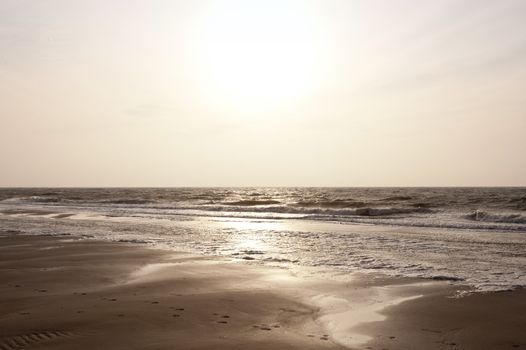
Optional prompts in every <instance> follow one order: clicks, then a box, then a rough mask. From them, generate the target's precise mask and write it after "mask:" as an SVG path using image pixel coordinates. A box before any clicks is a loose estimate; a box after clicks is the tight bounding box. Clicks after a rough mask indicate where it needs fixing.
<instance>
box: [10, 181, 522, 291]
mask: <svg viewBox="0 0 526 350" xmlns="http://www.w3.org/2000/svg"><path fill="white" fill-rule="evenodd" d="M0 232H2V233H4V234H27V235H53V236H58V237H61V238H62V239H77V238H78V239H103V240H111V241H119V242H128V243H135V244H146V245H149V246H153V247H160V248H165V249H174V250H179V251H188V252H192V253H197V254H204V255H209V256H221V257H223V258H226V259H230V260H232V261H239V262H244V263H250V264H264V265H272V266H279V267H282V268H289V269H301V268H305V269H311V270H309V271H312V270H313V269H314V270H316V269H320V270H324V271H329V270H330V271H337V272H338V273H340V274H346V273H349V274H352V273H353V272H360V273H380V274H385V275H389V276H397V277H417V278H425V279H430V280H445V281H449V282H450V283H452V284H458V285H462V286H467V287H468V288H470V291H473V292H490V291H504V290H513V289H519V288H525V287H526V188H523V187H522V188H519V187H513V188H512V187H499V188H490V187H484V188H475V187H470V188H460V187H455V188H435V187H433V188H431V187H430V188H416V187H415V188H413V187H411V188H394V187H389V188H379V187H374V188H373V187H370V188H367V187H360V188H352V187H348V188H303V187H298V188H295V187H276V188H271V187H262V188H258V187H247V188H224V187H221V188H3V189H0ZM0 243H1V241H0Z"/></svg>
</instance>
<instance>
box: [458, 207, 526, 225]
mask: <svg viewBox="0 0 526 350" xmlns="http://www.w3.org/2000/svg"><path fill="white" fill-rule="evenodd" d="M467 218H468V219H471V220H475V221H483V222H502V223H507V224H526V215H524V214H519V213H488V212H485V211H480V210H476V211H474V212H473V213H471V214H468V215H467Z"/></svg>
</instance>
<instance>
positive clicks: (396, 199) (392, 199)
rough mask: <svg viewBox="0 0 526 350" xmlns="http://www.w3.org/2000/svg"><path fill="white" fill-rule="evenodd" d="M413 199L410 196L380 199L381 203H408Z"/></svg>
mask: <svg viewBox="0 0 526 350" xmlns="http://www.w3.org/2000/svg"><path fill="white" fill-rule="evenodd" d="M411 199H413V197H410V196H393V197H387V198H384V199H382V201H409V200H411Z"/></svg>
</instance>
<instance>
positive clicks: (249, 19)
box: [205, 1, 320, 108]
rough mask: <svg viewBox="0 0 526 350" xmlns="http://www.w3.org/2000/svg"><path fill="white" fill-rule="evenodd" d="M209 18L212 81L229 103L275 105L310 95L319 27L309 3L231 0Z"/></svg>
mask: <svg viewBox="0 0 526 350" xmlns="http://www.w3.org/2000/svg"><path fill="white" fill-rule="evenodd" d="M218 6H219V5H218ZM209 16H210V17H209V18H208V19H207V30H206V38H205V42H206V44H205V46H206V51H207V52H206V61H205V62H206V63H205V67H206V68H205V69H206V71H207V73H208V74H207V84H209V88H210V89H211V94H212V95H215V96H218V97H217V98H220V99H222V102H223V103H228V104H233V105H234V106H235V107H236V108H254V107H258V106H259V105H265V106H267V107H272V106H276V105H280V104H282V103H285V102H290V101H293V100H294V99H297V98H301V97H305V96H306V95H308V93H309V90H311V89H312V87H313V86H315V85H316V80H317V78H318V76H319V73H320V72H319V69H318V68H317V64H318V62H317V60H318V54H317V52H318V50H317V49H316V46H317V44H316V35H315V25H314V21H313V17H312V15H311V14H310V13H309V12H308V11H307V9H306V8H305V5H302V4H301V3H294V2H291V3H287V4H284V3H281V2H273V1H270V2H262V3H254V2H228V3H221V6H220V7H216V8H214V9H213V11H211V12H210V14H209Z"/></svg>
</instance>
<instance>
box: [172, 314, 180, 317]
mask: <svg viewBox="0 0 526 350" xmlns="http://www.w3.org/2000/svg"><path fill="white" fill-rule="evenodd" d="M172 317H181V315H179V314H173V315H172Z"/></svg>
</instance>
